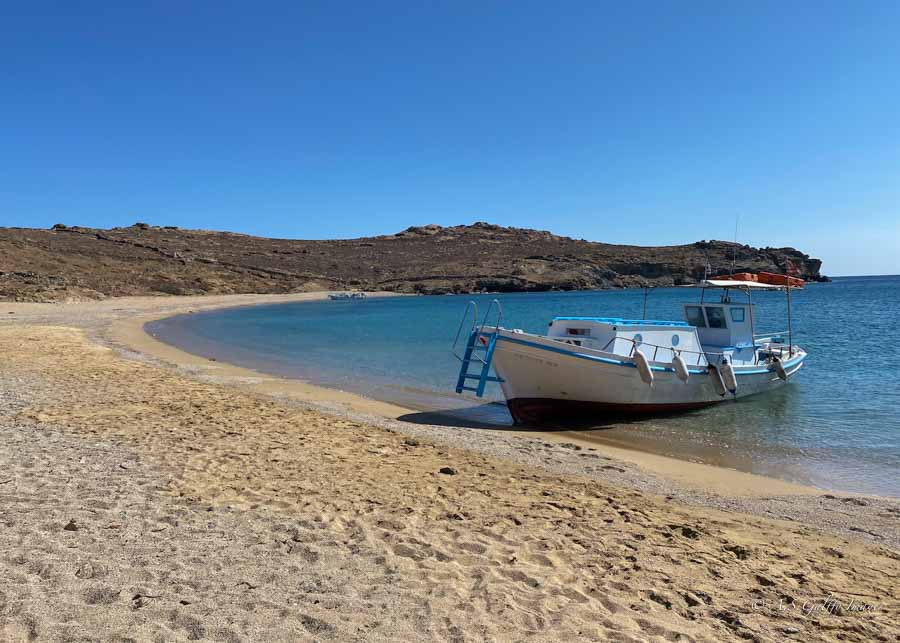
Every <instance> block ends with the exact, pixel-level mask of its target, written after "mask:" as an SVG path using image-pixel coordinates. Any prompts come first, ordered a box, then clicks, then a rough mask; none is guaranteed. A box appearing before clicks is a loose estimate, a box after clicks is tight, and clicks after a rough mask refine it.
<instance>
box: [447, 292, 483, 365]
mask: <svg viewBox="0 0 900 643" xmlns="http://www.w3.org/2000/svg"><path fill="white" fill-rule="evenodd" d="M469 311H471V314H472V317H471V319H472V325H471V326H470V327H469V333H467V334H466V339H468V336H469V334H470V333H472V332H473V331H474V330H475V329H476V328H477V327H478V304H476V303H475V302H474V301H473V300H471V299H470V300H469V301H468V302H466V308H465V310H464V311H463V316H462V319H460V320H459V327H458V328H457V329H456V337H454V338H453V347H452V349H451V350H452V351H453V356H454V357H456V359H458V360H459V361H462V360H463V359H465V358H464V357H463V356H462V355H461V354H460V352H459V338H460V337H462V336H463V328H464V327H465V326H466V322H467V321H468V320H469Z"/></svg>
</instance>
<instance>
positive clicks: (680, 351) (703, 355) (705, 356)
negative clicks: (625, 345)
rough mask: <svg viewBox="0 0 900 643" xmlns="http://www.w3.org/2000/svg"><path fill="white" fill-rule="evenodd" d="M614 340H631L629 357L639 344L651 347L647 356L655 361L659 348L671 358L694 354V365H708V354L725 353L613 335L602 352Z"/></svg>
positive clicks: (719, 354)
mask: <svg viewBox="0 0 900 643" xmlns="http://www.w3.org/2000/svg"><path fill="white" fill-rule="evenodd" d="M616 340H622V341H625V342H631V350H630V351H628V356H629V357H633V356H634V351H635V350H637V348H638V347H639V346H640V347H642V348H643V347H647V348H652V349H653V356H652V357H650V356H648V357H649V359H650V361H652V362H655V361H657V359H656V358H657V356H658V355H659V351H660V349H662V350H664V351H670V352H671V353H672V357H673V358H674V356H675V355H682V354H686V355H696V358H697V359H696V362H695V364H694V365H695V366H704V365H705V366H709V357H708V356H709V355H713V356H718V357H723V356H724V355H725V353H717V352H715V351H693V350H689V349H679V348H675V347H674V346H660V345H659V344H650V343H648V342H640V343H638V342H637V341H636V340H634V339H632V338H630V337H613V338H612V339H610V340H609V341H608V342H606V346H604V347H603V349H602V352H607V349H608V348H609V346H610V344H612V343H613V342H615V341H616ZM700 358H703V362H702V363H701V361H700Z"/></svg>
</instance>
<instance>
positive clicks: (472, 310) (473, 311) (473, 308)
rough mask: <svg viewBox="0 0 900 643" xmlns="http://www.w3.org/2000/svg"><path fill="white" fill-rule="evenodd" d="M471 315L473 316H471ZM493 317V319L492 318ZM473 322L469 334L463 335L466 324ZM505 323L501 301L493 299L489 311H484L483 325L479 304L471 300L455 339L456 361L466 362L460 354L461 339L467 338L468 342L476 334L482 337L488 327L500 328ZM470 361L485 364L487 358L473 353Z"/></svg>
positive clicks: (454, 351) (467, 304) (454, 352)
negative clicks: (479, 315) (479, 317)
mask: <svg viewBox="0 0 900 643" xmlns="http://www.w3.org/2000/svg"><path fill="white" fill-rule="evenodd" d="M470 315H471V316H470ZM492 316H493V318H492ZM469 320H471V322H472V324H471V326H470V327H469V329H468V332H467V333H463V329H464V328H466V322H467V321H469ZM489 321H493V323H492V324H488V322H489ZM502 321H503V306H501V305H500V301H499V300H497V299H492V300H491V303H490V304H489V305H488V307H487V310H486V311H484V317H482V318H481V323H479V322H478V304H477V303H475V301H474V300H469V301H468V302H467V303H466V308H465V310H464V311H463V316H462V319H461V320H460V321H459V327H458V328H457V329H456V336H455V337H454V338H453V349H452V350H453V355H454V356H455V357H456V359H458V360H460V361H464V360H465V359H466V357H465V356H464V355H463V354H461V352H460V348H459V347H460V339H461V338H462V337H463V336H465V338H466V341H467V342H468V339H469V337H470V336H471V335H472V334H473V333H474V334H477V335H482V334H483V333H484V329H485V328H486V327H493V328H500V323H501V322H502ZM469 359H472V360H476V361H480V362H482V363H483V362H484V361H485V357H484V356H483V355H479V354H477V353H474V352H473V353H472V354H471V355H470V356H469Z"/></svg>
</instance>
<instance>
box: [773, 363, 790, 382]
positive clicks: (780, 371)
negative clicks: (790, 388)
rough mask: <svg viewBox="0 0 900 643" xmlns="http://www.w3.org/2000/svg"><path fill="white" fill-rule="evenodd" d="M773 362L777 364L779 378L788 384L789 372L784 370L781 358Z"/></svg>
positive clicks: (776, 369)
mask: <svg viewBox="0 0 900 643" xmlns="http://www.w3.org/2000/svg"><path fill="white" fill-rule="evenodd" d="M773 361H774V362H775V372H776V373H777V374H778V377H780V378H781V379H782V380H784V381H785V382H787V371H786V370H784V363H783V362H782V361H781V358H780V357H775V358H774V360H773Z"/></svg>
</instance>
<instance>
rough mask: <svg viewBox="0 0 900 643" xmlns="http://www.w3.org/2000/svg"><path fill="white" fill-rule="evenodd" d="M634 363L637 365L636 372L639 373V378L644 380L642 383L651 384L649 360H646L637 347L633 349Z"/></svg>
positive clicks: (651, 374) (651, 376)
mask: <svg viewBox="0 0 900 643" xmlns="http://www.w3.org/2000/svg"><path fill="white" fill-rule="evenodd" d="M632 357H633V358H634V365H635V366H637V370H638V373H640V375H641V379H642V380H644V384H646V385H647V386H653V371H652V370H651V369H650V362H648V361H647V357H646V356H645V355H644V354H643V353H642V352H641V351H640V350H638V349H634V355H633V356H632Z"/></svg>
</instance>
